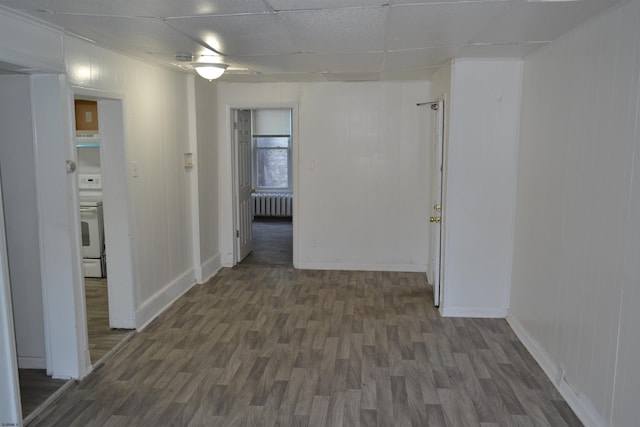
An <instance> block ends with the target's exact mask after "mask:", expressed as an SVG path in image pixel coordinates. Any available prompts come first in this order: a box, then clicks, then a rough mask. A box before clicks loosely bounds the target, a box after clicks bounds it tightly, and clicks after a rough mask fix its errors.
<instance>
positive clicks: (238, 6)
mask: <svg viewBox="0 0 640 427" xmlns="http://www.w3.org/2000/svg"><path fill="white" fill-rule="evenodd" d="M8 1H9V2H11V3H12V4H15V3H25V4H26V6H23V7H21V9H22V10H25V9H26V10H34V8H37V9H41V10H46V11H49V12H54V13H71V14H86V15H107V16H130V17H133V16H141V17H172V16H197V15H213V14H235V13H264V12H268V11H269V10H270V9H269V7H268V6H267V5H266V4H265V2H264V1H263V0H216V1H215V2H214V1H210V0H180V1H175V0H153V1H149V0H109V1H105V0H27V1H19V0H8Z"/></svg>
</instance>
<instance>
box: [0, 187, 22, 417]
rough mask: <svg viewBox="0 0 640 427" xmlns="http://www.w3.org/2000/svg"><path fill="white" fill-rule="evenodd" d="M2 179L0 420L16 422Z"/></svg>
mask: <svg viewBox="0 0 640 427" xmlns="http://www.w3.org/2000/svg"><path fill="white" fill-rule="evenodd" d="M1 183H2V178H1V177H0V379H1V381H0V396H5V398H4V399H0V414H1V415H0V424H2V425H16V426H17V425H20V424H21V423H22V408H21V404H20V383H19V378H18V353H17V351H16V341H15V329H14V325H13V308H12V306H11V289H10V283H9V281H10V279H9V257H8V254H7V240H6V236H5V224H4V207H3V200H2V185H1Z"/></svg>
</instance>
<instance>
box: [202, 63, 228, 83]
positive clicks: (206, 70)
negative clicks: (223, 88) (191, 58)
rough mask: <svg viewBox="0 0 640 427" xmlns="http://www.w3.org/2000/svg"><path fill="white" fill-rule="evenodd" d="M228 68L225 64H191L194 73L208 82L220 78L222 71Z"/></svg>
mask: <svg viewBox="0 0 640 427" xmlns="http://www.w3.org/2000/svg"><path fill="white" fill-rule="evenodd" d="M227 67H228V65H227V64H213V63H207V62H200V63H197V64H193V68H195V69H196V72H197V73H198V75H199V76H200V77H202V78H203V79H207V80H209V81H211V80H215V79H217V78H218V77H220V76H221V75H222V74H223V73H224V70H226V69H227Z"/></svg>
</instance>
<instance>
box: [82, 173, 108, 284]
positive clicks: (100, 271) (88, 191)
mask: <svg viewBox="0 0 640 427" xmlns="http://www.w3.org/2000/svg"><path fill="white" fill-rule="evenodd" d="M79 179H80V182H79V190H80V191H79V196H80V226H81V232H82V265H83V270H84V276H85V277H106V275H107V266H106V258H105V245H104V220H103V213H102V178H101V176H100V175H99V174H80V175H79Z"/></svg>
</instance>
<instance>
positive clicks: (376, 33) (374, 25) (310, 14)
mask: <svg viewBox="0 0 640 427" xmlns="http://www.w3.org/2000/svg"><path fill="white" fill-rule="evenodd" d="M387 12H388V8H383V7H379V8H364V9H331V10H315V11H305V12H284V13H279V14H278V16H279V17H280V19H281V20H282V22H283V23H284V24H285V25H286V27H287V29H288V30H289V33H290V34H291V37H292V38H293V39H294V40H295V43H296V45H297V46H298V49H299V50H301V51H303V52H311V53H351V52H373V51H383V50H384V33H385V21H386V17H387Z"/></svg>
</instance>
